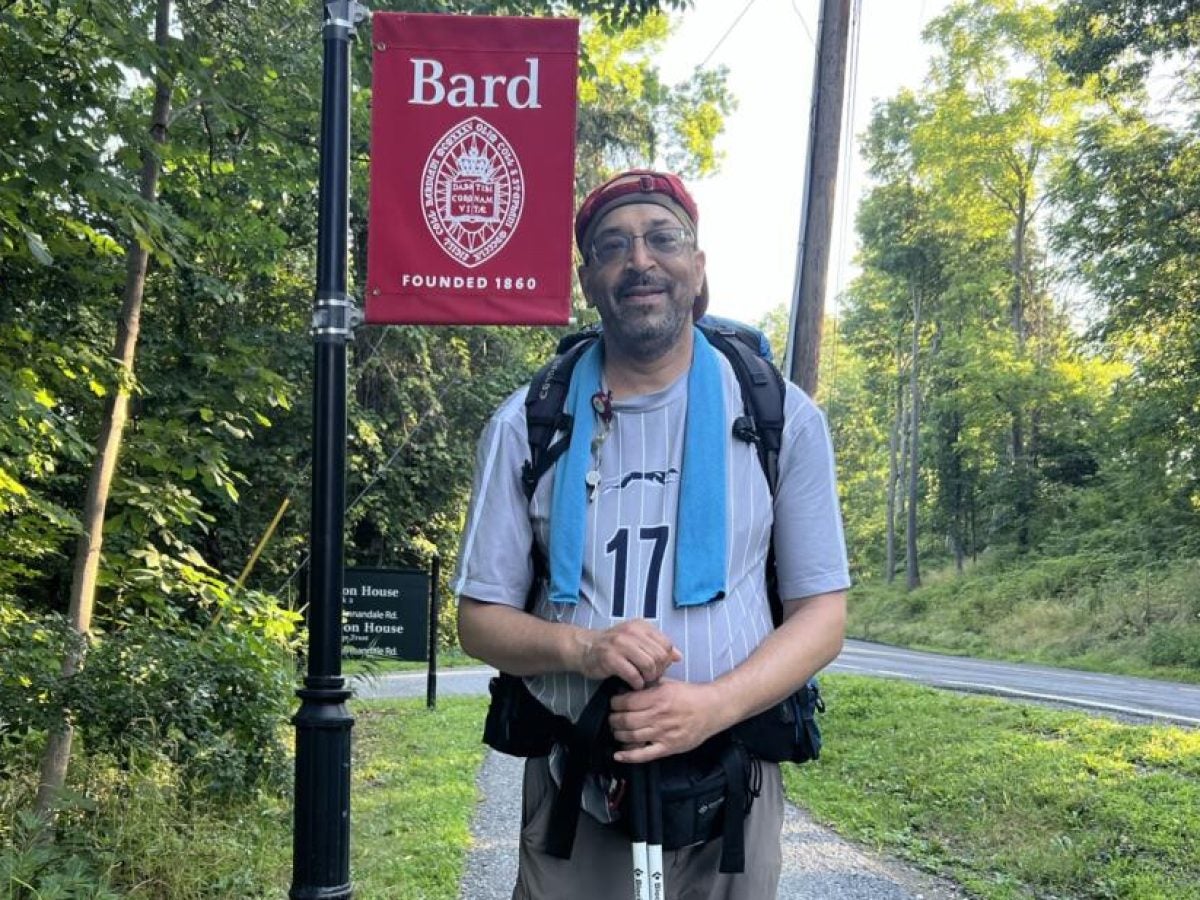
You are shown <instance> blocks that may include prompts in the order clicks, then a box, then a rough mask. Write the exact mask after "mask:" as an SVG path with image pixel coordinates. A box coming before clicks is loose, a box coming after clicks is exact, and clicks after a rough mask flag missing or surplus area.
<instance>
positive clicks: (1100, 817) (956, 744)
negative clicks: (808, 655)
mask: <svg viewBox="0 0 1200 900" xmlns="http://www.w3.org/2000/svg"><path fill="white" fill-rule="evenodd" d="M822 692H823V693H824V694H825V695H826V697H827V701H828V706H829V709H828V712H827V713H826V714H825V715H824V717H823V719H822V728H823V731H824V734H825V738H826V744H825V748H824V750H823V752H822V756H821V760H820V761H819V762H818V763H816V764H815V765H809V766H801V767H795V766H789V767H786V771H785V784H786V786H787V789H788V793H789V796H790V797H791V798H792V799H793V800H794V802H796V803H797V804H799V805H801V806H803V807H805V808H807V809H809V810H811V811H812V813H813V815H814V816H815V817H816V818H817V819H818V820H819V821H822V822H824V823H826V824H829V825H832V826H833V827H835V828H836V829H837V830H838V831H839V832H840V833H841V834H843V835H845V836H846V837H849V838H851V839H853V840H856V841H859V842H861V843H863V844H865V845H867V846H869V847H872V848H875V849H877V850H880V851H883V852H886V853H889V854H892V855H894V856H897V857H900V858H903V859H907V860H909V861H911V862H913V863H915V864H917V865H919V866H920V867H922V868H925V869H927V870H930V871H933V872H937V873H939V874H941V875H944V876H946V877H948V878H950V879H952V880H954V881H956V882H958V883H959V884H961V885H962V886H963V887H964V888H966V889H967V890H968V891H970V892H971V893H972V894H973V895H976V896H978V897H980V898H986V900H1016V898H1038V900H1051V898H1079V900H1082V898H1089V900H1091V898H1113V900H1118V898H1119V900H1196V898H1200V840H1198V839H1197V837H1198V836H1200V732H1197V731H1189V730H1185V729H1181V728H1169V727H1162V726H1144V725H1137V726H1135V725H1124V724H1120V723H1117V722H1113V721H1111V720H1108V719H1103V718H1098V717H1091V716H1087V715H1084V714H1080V713H1069V712H1063V711H1060V710H1054V709H1045V708H1041V707H1032V706H1026V705H1020V704H1013V703H1008V702H1005V701H1002V700H997V699H993V698H981V697H964V696H960V695H955V694H950V693H946V692H942V691H937V690H934V689H932V688H923V687H918V686H915V685H911V684H905V683H902V682H896V681H881V680H877V679H871V678H864V677H857V676H846V675H829V676H825V677H823V678H822Z"/></svg>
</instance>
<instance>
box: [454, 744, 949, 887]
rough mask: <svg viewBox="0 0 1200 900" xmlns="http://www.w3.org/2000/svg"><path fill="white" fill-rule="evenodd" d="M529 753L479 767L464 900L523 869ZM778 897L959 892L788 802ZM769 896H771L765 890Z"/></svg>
mask: <svg viewBox="0 0 1200 900" xmlns="http://www.w3.org/2000/svg"><path fill="white" fill-rule="evenodd" d="M521 766H522V761H521V760H519V759H514V758H513V757H511V756H505V755H503V754H500V753H494V752H490V751H489V753H488V756H487V758H486V759H485V760H484V763H483V766H482V768H481V769H480V771H479V778H478V786H479V796H480V801H479V804H478V806H477V807H476V809H475V818H474V821H473V823H472V826H471V837H472V849H471V853H470V855H469V857H468V858H467V868H466V872H465V873H464V874H463V880H462V884H461V885H460V888H459V900H510V898H511V897H512V887H513V882H514V881H515V880H516V875H517V828H518V823H519V821H520V816H521V813H520V797H521ZM783 846H784V856H783V877H782V879H781V882H780V886H779V895H778V900H959V898H962V897H964V896H965V895H964V894H963V893H961V892H960V891H958V890H956V889H955V888H954V886H953V885H950V884H947V883H945V882H940V881H935V880H934V879H932V878H930V877H929V876H927V875H925V874H923V873H920V872H917V871H915V870H912V869H909V868H907V867H905V866H903V865H901V864H900V863H897V862H893V861H890V860H887V861H885V860H881V859H879V858H876V857H872V856H868V855H866V854H865V853H863V852H862V851H861V850H859V849H857V848H856V847H854V846H853V845H851V844H849V843H847V842H846V841H844V840H842V838H840V837H838V836H837V835H836V834H834V833H833V832H832V831H830V830H828V829H827V828H822V827H821V826H819V825H817V824H815V823H814V822H813V821H812V820H811V819H809V818H808V816H807V815H806V814H805V813H804V812H802V811H801V810H799V809H797V808H796V807H794V806H792V805H791V804H788V806H787V815H786V817H785V819H784V823H783ZM764 900H766V898H764Z"/></svg>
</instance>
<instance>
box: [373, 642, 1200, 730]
mask: <svg viewBox="0 0 1200 900" xmlns="http://www.w3.org/2000/svg"><path fill="white" fill-rule="evenodd" d="M828 671H830V672H851V673H854V674H857V675H876V676H880V677H883V678H902V679H905V680H908V681H917V682H920V683H922V684H930V685H934V686H936V687H942V688H948V689H950V690H956V691H969V692H972V693H984V694H998V695H1000V696H1005V697H1013V698H1017V699H1024V700H1034V701H1039V702H1050V703H1060V704H1064V705H1067V706H1077V707H1080V708H1082V709H1088V710H1094V711H1096V712H1104V713H1110V714H1113V715H1118V716H1122V717H1131V718H1134V719H1140V720H1146V721H1162V722H1170V723H1174V724H1177V725H1186V726H1191V727H1197V726H1200V685H1192V684H1177V683H1175V682H1169V681H1154V680H1151V679H1148V678H1129V677H1126V676H1122V675H1100V674H1097V673H1095V672H1078V671H1075V670H1073V669H1055V668H1050V667H1049V666H1034V665H1028V664H1025V663H1009V662H993V661H989V660H981V659H969V658H966V657H959V656H946V655H943V654H940V653H922V652H919V651H915V650H904V649H901V648H898V647H888V646H885V645H883V644H870V643H866V642H864V641H847V642H846V646H845V648H844V649H843V650H842V653H841V655H840V656H839V657H838V658H837V659H836V660H835V661H834V662H833V663H832V664H830V666H829V667H828ZM493 674H494V671H493V670H492V669H489V668H486V667H478V668H469V669H443V670H441V671H440V672H438V676H437V692H438V695H439V696H443V695H447V694H483V693H486V692H487V682H488V679H489V678H490V677H491V676H492V675H493ZM357 688H358V694H359V696H361V697H413V696H424V695H425V689H426V674H425V673H424V672H411V673H405V674H397V675H387V676H384V677H382V678H380V679H377V680H374V681H371V682H366V683H363V682H360V683H358V685H357Z"/></svg>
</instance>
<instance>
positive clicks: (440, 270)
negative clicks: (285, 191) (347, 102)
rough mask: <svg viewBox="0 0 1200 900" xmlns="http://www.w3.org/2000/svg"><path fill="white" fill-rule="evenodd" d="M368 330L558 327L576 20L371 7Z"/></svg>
mask: <svg viewBox="0 0 1200 900" xmlns="http://www.w3.org/2000/svg"><path fill="white" fill-rule="evenodd" d="M372 46H373V48H374V69H373V75H372V84H371V207H370V227H369V229H368V241H367V298H366V320H367V322H368V323H369V324H443V325H453V324H474V325H562V324H565V323H566V322H567V318H568V315H569V312H570V293H571V265H572V259H571V214H572V207H573V203H574V194H573V190H574V183H573V182H574V171H575V107H576V79H577V77H578V69H579V23H578V21H577V20H575V19H535V18H507V17H497V16H447V15H426V14H414V13H375V15H374V16H373V17H372Z"/></svg>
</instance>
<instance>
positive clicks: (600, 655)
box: [581, 619, 720, 763]
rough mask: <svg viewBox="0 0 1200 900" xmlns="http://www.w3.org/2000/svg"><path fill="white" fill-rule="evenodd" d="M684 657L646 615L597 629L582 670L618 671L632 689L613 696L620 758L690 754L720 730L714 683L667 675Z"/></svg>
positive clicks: (602, 674) (591, 674)
mask: <svg viewBox="0 0 1200 900" xmlns="http://www.w3.org/2000/svg"><path fill="white" fill-rule="evenodd" d="M681 659H683V654H681V653H680V652H679V649H678V648H677V647H676V646H675V645H674V644H673V643H672V641H671V639H670V638H669V637H667V636H666V635H665V634H663V633H662V632H661V631H659V630H658V629H657V628H656V627H654V625H652V624H651V623H650V622H647V621H646V620H645V619H630V620H628V621H625V622H620V623H618V624H617V625H614V626H612V627H611V628H608V629H605V630H604V631H596V632H591V633H590V634H589V635H588V636H587V638H586V643H585V646H584V649H583V655H582V665H581V668H582V671H583V674H584V675H585V676H587V677H588V678H591V679H594V680H597V681H602V680H604V679H605V678H608V677H609V676H611V675H615V676H616V677H618V678H620V679H621V680H622V681H624V682H625V683H626V684H627V685H629V687H630V690H629V691H628V692H625V693H621V694H617V695H616V696H614V697H613V698H612V703H611V710H612V711H611V713H610V715H609V724H610V726H611V727H612V731H613V736H614V737H615V738H616V739H617V741H619V742H620V743H621V744H622V749H621V750H620V751H618V752H617V753H616V754H615V756H614V758H615V759H616V760H617V761H618V762H624V763H644V762H649V761H650V760H653V759H660V758H662V757H664V756H673V755H675V754H677V753H685V752H687V751H688V750H691V749H692V748H693V747H696V746H698V745H699V744H701V743H702V742H703V741H704V740H705V739H706V738H708V737H710V736H711V735H712V734H714V733H716V732H717V731H718V730H720V726H719V719H718V715H717V713H718V710H717V709H715V703H714V702H713V697H712V695H711V690H712V689H711V685H708V684H693V683H689V682H686V681H676V680H674V679H670V678H665V677H664V676H665V673H666V671H667V669H668V668H669V667H670V666H671V665H672V664H673V663H676V662H679V661H680V660H681Z"/></svg>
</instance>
